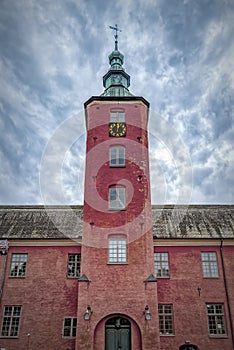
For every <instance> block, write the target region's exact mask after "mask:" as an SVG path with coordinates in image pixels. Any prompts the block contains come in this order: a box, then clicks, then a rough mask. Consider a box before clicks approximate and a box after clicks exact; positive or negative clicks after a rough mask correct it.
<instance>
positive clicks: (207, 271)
mask: <svg viewBox="0 0 234 350" xmlns="http://www.w3.org/2000/svg"><path fill="white" fill-rule="evenodd" d="M201 256H202V270H203V277H210V278H212V277H213V278H214V277H219V273H218V264H217V257H216V252H203V253H201Z"/></svg>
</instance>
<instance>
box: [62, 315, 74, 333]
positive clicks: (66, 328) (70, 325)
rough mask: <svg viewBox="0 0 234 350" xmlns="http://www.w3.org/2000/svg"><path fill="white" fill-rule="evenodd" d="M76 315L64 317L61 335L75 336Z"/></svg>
mask: <svg viewBox="0 0 234 350" xmlns="http://www.w3.org/2000/svg"><path fill="white" fill-rule="evenodd" d="M76 325H77V318H76V317H65V318H64V320H63V337H68V338H74V337H75V336H76Z"/></svg>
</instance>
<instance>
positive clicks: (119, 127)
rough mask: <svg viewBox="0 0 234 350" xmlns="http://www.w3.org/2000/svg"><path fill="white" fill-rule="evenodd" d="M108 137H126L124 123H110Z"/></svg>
mask: <svg viewBox="0 0 234 350" xmlns="http://www.w3.org/2000/svg"><path fill="white" fill-rule="evenodd" d="M109 135H110V136H117V137H122V136H126V124H125V123H110V124H109Z"/></svg>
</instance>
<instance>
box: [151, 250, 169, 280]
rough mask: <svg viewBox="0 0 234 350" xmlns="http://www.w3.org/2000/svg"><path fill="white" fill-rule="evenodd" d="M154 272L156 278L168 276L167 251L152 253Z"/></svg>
mask: <svg viewBox="0 0 234 350" xmlns="http://www.w3.org/2000/svg"><path fill="white" fill-rule="evenodd" d="M154 273H155V276H156V277H157V278H170V265H169V254H168V253H167V252H155V253H154Z"/></svg>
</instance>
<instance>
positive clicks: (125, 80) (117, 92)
mask: <svg viewBox="0 0 234 350" xmlns="http://www.w3.org/2000/svg"><path fill="white" fill-rule="evenodd" d="M110 28H111V29H114V30H116V32H117V30H118V29H117V25H116V27H110ZM117 38H118V36H117V34H116V35H115V49H114V51H112V52H111V54H110V55H109V63H110V66H111V67H110V69H109V70H108V72H107V73H106V74H105V75H104V77H103V86H104V88H105V91H104V92H103V94H102V96H133V95H132V94H131V93H130V91H129V90H128V87H129V86H130V76H129V75H128V74H127V73H126V72H125V70H124V68H123V63H124V55H123V54H122V53H121V52H120V51H119V50H118V40H117Z"/></svg>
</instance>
